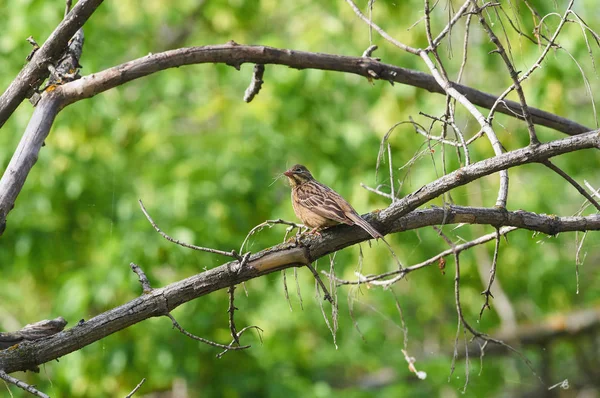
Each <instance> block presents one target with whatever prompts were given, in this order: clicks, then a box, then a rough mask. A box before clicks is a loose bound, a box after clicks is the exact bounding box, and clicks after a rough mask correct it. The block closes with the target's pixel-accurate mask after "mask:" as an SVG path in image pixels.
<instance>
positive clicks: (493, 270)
mask: <svg viewBox="0 0 600 398" xmlns="http://www.w3.org/2000/svg"><path fill="white" fill-rule="evenodd" d="M499 251H500V229H498V228H496V246H495V247H494V257H493V258H492V268H491V269H490V280H489V281H488V284H487V287H486V289H485V290H484V291H483V292H481V294H483V295H485V303H483V306H482V307H481V311H479V320H481V316H482V315H483V311H484V310H485V309H486V308H487V309H490V308H491V307H490V301H489V300H490V297H491V298H494V296H493V295H492V291H491V289H492V284H493V283H494V279H495V278H496V265H497V264H498V252H499Z"/></svg>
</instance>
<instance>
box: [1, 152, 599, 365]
mask: <svg viewBox="0 0 600 398" xmlns="http://www.w3.org/2000/svg"><path fill="white" fill-rule="evenodd" d="M540 147H543V145H541V146H540ZM443 220H445V224H452V223H457V222H458V223H462V222H467V223H484V224H491V225H507V226H508V225H513V226H518V227H520V228H525V229H529V230H533V231H540V232H545V233H558V232H566V231H574V230H600V215H598V214H595V215H590V216H587V217H553V216H544V215H538V214H534V213H527V212H523V211H517V212H508V211H506V210H502V209H483V208H475V209H472V208H465V207H458V206H452V207H451V208H450V209H440V208H437V209H427V210H419V211H414V212H412V213H411V214H409V215H406V216H404V217H401V218H397V219H391V218H389V217H386V218H385V220H380V221H379V224H378V226H383V227H384V228H382V229H380V231H386V233H392V232H400V231H406V230H409V229H415V228H422V227H424V226H427V225H438V224H441V223H442V222H443ZM382 222H383V223H384V224H382ZM359 230H360V231H362V229H360V228H354V227H350V226H347V225H341V226H337V227H333V228H329V229H327V230H324V231H323V232H322V237H321V238H319V237H312V236H311V237H306V238H304V239H303V241H302V246H298V245H296V244H295V243H284V244H280V245H278V246H274V247H272V248H269V249H266V250H263V251H261V252H259V253H256V254H254V255H252V256H250V258H249V259H248V262H247V264H246V265H245V266H244V267H241V269H239V270H238V269H237V268H238V267H239V264H237V261H234V262H230V263H226V264H223V265H221V266H218V267H216V268H213V269H210V270H208V271H205V272H202V273H200V274H197V275H194V276H191V277H189V278H187V279H184V280H181V281H179V282H175V283H172V284H170V285H168V286H165V287H162V288H155V289H153V290H152V291H151V292H149V293H147V294H143V295H141V296H140V297H138V298H136V299H134V300H132V301H130V302H128V303H126V304H123V305H121V306H119V307H116V308H114V309H112V310H109V311H106V312H104V313H102V314H100V315H97V316H95V317H94V318H92V319H90V320H88V321H85V322H80V323H79V324H77V325H76V326H74V327H73V328H71V329H67V330H65V331H63V332H61V333H58V334H55V335H53V336H51V337H48V338H45V339H42V340H36V341H25V342H22V343H20V344H19V345H18V346H16V347H14V348H13V349H11V350H4V351H0V369H2V370H4V371H5V372H6V373H12V372H15V371H19V370H28V369H35V368H36V367H37V366H38V365H39V364H42V363H45V362H48V361H51V360H54V359H57V358H60V357H61V356H64V355H67V354H68V353H70V352H73V351H76V350H78V349H80V348H82V347H85V346H87V345H89V344H92V343H93V342H95V341H98V340H100V339H102V338H104V337H106V336H108V335H110V334H112V333H115V332H117V331H119V330H122V329H125V328H127V327H129V326H131V325H133V324H136V323H139V322H141V321H143V320H145V319H148V318H152V317H159V316H165V315H167V314H169V313H170V312H171V311H172V310H173V309H175V308H177V307H179V306H180V305H181V304H184V303H186V302H188V301H190V300H193V299H195V298H198V297H201V296H204V295H206V294H210V293H212V292H214V291H217V290H220V289H224V288H228V287H229V286H231V285H233V284H239V283H241V282H244V281H247V280H250V279H253V278H257V277H260V276H263V275H266V274H269V273H271V272H274V271H278V270H281V269H285V268H290V267H297V266H302V265H306V264H309V263H311V262H314V261H315V260H317V259H318V258H321V257H323V256H325V255H327V254H329V253H333V252H335V251H338V250H341V249H343V248H345V247H348V246H351V245H353V244H355V243H358V242H361V241H365V240H368V239H369V236H368V235H367V234H366V232H365V233H364V234H361V233H360V231H359ZM240 333H241V331H240ZM238 335H239V333H238ZM227 347H228V348H227V349H228V350H229V349H233V348H230V347H229V346H227Z"/></svg>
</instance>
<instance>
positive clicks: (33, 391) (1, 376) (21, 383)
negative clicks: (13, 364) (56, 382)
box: [0, 370, 50, 398]
mask: <svg viewBox="0 0 600 398" xmlns="http://www.w3.org/2000/svg"><path fill="white" fill-rule="evenodd" d="M0 379H2V380H4V381H6V382H7V383H10V384H14V385H15V386H17V387H19V388H20V389H22V390H25V391H27V392H28V393H30V394H31V395H35V396H36V397H40V398H50V396H48V395H46V394H44V393H43V392H41V391H39V390H37V389H36V388H34V387H33V386H30V385H29V384H27V383H25V382H24V381H21V380H19V379H17V378H14V377H12V376H10V375H9V374H7V373H6V372H5V371H3V370H0ZM9 391H10V390H9ZM11 395H12V394H11Z"/></svg>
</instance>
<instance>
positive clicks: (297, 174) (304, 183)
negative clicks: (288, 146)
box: [283, 164, 383, 240]
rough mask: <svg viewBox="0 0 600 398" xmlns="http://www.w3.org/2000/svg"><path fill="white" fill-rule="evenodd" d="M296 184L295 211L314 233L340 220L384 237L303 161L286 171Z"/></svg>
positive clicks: (293, 185) (376, 235)
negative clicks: (320, 179)
mask: <svg viewBox="0 0 600 398" xmlns="http://www.w3.org/2000/svg"><path fill="white" fill-rule="evenodd" d="M283 175H285V176H286V177H287V178H288V180H290V184H291V186H292V206H294V213H296V217H298V218H299V219H300V220H301V221H302V223H303V224H304V225H306V226H307V227H310V228H312V231H310V232H311V233H313V232H317V233H318V230H319V229H322V228H326V227H331V226H334V225H337V224H347V225H358V226H359V227H361V228H362V229H364V230H365V231H367V232H368V233H369V235H371V236H372V237H373V238H375V239H379V238H381V239H382V240H383V235H381V234H380V233H379V231H377V230H376V229H375V228H373V227H372V226H371V225H370V224H369V223H368V222H366V221H365V220H364V219H363V218H361V216H359V215H358V213H357V212H356V210H354V208H353V207H352V206H351V205H350V203H348V202H347V201H346V200H345V199H344V198H342V197H341V196H340V194H338V193H337V192H335V191H334V190H333V189H331V188H329V187H328V186H326V185H323V184H321V183H320V182H318V181H317V180H315V179H314V177H313V176H312V174H310V171H308V169H307V168H306V167H304V166H302V165H301V164H297V165H295V166H292V167H291V168H290V169H289V170H287V171H286V172H285V173H283Z"/></svg>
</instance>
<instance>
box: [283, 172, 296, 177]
mask: <svg viewBox="0 0 600 398" xmlns="http://www.w3.org/2000/svg"><path fill="white" fill-rule="evenodd" d="M283 175H284V176H286V177H290V178H291V177H292V176H293V175H294V173H293V172H292V171H291V170H288V171H286V172H284V173H283Z"/></svg>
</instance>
